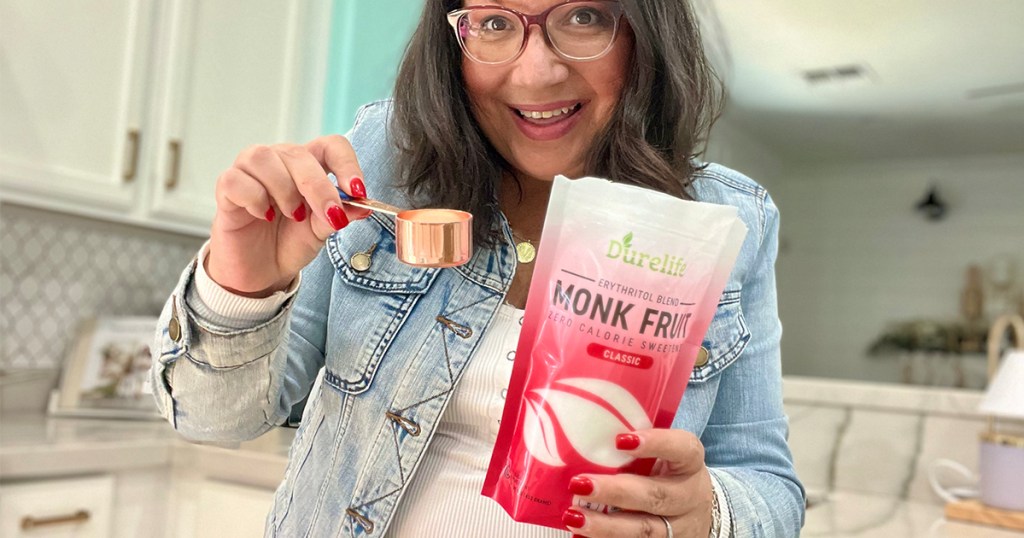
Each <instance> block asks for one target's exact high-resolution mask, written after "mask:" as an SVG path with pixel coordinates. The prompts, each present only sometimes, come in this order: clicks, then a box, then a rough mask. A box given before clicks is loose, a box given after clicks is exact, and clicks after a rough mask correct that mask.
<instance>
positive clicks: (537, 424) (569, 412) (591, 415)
mask: <svg viewBox="0 0 1024 538" xmlns="http://www.w3.org/2000/svg"><path fill="white" fill-rule="evenodd" d="M525 403H526V406H525V409H524V411H525V412H524V416H523V437H524V441H525V444H526V449H527V450H528V451H529V452H530V455H531V456H533V457H534V458H535V459H536V460H538V461H540V462H542V463H544V464H546V465H550V466H552V467H564V466H565V465H566V463H565V458H566V457H567V456H568V455H570V454H572V453H573V452H575V453H576V454H579V455H580V456H581V457H583V458H584V459H586V460H587V461H589V462H591V463H593V464H596V465H600V466H603V467H621V466H623V465H626V464H627V463H629V462H631V461H633V458H631V457H629V456H627V455H625V454H623V453H622V452H620V451H619V450H616V448H615V442H614V439H615V435H616V434H619V433H626V432H630V431H634V430H643V429H648V428H650V427H651V420H650V418H649V417H648V416H647V413H646V412H645V411H644V408H643V406H642V405H640V402H638V401H637V400H636V398H635V397H633V395H632V394H631V393H630V392H629V391H628V390H626V389H624V388H622V387H621V386H619V385H618V384H615V383H612V382H611V381H606V380H603V379H593V378H585V377H574V378H569V379H560V380H558V381H557V382H556V383H555V387H552V388H544V389H535V390H532V391H530V393H529V394H528V395H527V397H526V399H525ZM580 417H586V420H580Z"/></svg>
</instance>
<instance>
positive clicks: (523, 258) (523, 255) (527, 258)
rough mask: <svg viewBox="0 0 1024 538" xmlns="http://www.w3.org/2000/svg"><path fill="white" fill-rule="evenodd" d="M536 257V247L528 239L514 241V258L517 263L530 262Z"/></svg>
mask: <svg viewBox="0 0 1024 538" xmlns="http://www.w3.org/2000/svg"><path fill="white" fill-rule="evenodd" d="M536 257H537V249H535V248H533V245H532V244H531V243H529V242H528V241H523V242H521V243H516V259H517V260H519V263H530V262H532V261H533V259H534V258H536Z"/></svg>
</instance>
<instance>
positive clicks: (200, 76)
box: [151, 0, 321, 226]
mask: <svg viewBox="0 0 1024 538" xmlns="http://www.w3.org/2000/svg"><path fill="white" fill-rule="evenodd" d="M320 3H321V2H311V3H308V4H306V6H305V9H309V8H310V6H315V5H318V4H320ZM302 4H303V3H302V2H299V1H298V0H256V1H254V0H217V1H216V2H199V1H196V0H178V1H175V2H169V3H167V4H166V7H167V9H168V11H169V12H168V14H167V16H166V17H165V20H167V21H168V22H169V23H170V26H169V28H168V30H169V35H168V36H167V39H166V40H165V42H164V45H165V47H166V49H165V50H166V54H165V57H166V58H167V60H168V62H167V65H166V66H165V69H162V70H161V71H162V74H163V75H164V76H165V77H166V78H165V79H164V83H163V84H161V86H162V87H164V88H166V90H167V92H166V93H165V94H164V95H163V98H162V99H161V111H160V114H161V117H160V118H159V124H160V125H161V129H160V133H161V134H160V136H161V139H160V140H159V141H158V144H159V149H158V151H157V159H156V176H157V178H158V181H157V183H156V184H155V187H156V188H155V190H154V192H153V193H152V209H151V213H152V216H153V217H155V218H171V219H182V220H183V221H184V222H188V223H193V224H198V225H202V226H209V224H210V222H211V220H212V217H213V214H214V210H215V207H216V206H215V200H214V185H215V183H216V180H217V177H218V176H219V175H220V173H221V172H223V171H224V170H225V169H227V168H228V167H229V166H231V164H232V162H234V159H235V156H236V155H237V154H238V153H239V152H240V151H242V150H243V149H245V148H246V147H248V146H250V145H252V144H272V143H277V142H284V141H287V139H288V138H289V135H290V134H291V133H290V129H289V127H290V125H291V122H292V117H291V116H292V111H293V107H294V106H295V103H296V97H297V96H298V95H299V94H300V93H301V92H303V91H304V88H303V82H302V80H301V78H302V77H299V76H298V73H299V71H300V69H299V65H298V64H299V55H300V53H301V52H302V48H303V45H304V43H305V42H306V39H305V38H306V37H308V35H307V34H306V33H305V32H304V31H303V29H304V28H303V26H304V25H303V24H302V21H303V20H304V18H303V12H302V10H303V9H304V6H303V5H302Z"/></svg>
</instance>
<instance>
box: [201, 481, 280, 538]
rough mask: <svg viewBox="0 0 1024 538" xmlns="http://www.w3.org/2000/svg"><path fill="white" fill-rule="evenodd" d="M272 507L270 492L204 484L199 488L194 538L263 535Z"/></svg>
mask: <svg viewBox="0 0 1024 538" xmlns="http://www.w3.org/2000/svg"><path fill="white" fill-rule="evenodd" d="M273 504H274V492H273V491H271V490H265V489H258V488H252V487H247V486H237V485H233V484H225V483H222V482H214V481H204V482H203V483H202V485H201V486H200V487H199V499H198V502H197V503H196V505H197V508H196V510H197V517H196V534H195V536H196V538H234V537H238V538H243V537H250V536H262V535H263V527H264V524H265V522H266V519H267V514H269V513H270V509H271V507H272V506H273Z"/></svg>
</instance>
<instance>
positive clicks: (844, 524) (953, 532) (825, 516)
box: [800, 492, 1024, 538]
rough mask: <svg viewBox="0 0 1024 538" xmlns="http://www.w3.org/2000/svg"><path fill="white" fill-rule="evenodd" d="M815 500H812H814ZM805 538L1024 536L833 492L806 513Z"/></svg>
mask: <svg viewBox="0 0 1024 538" xmlns="http://www.w3.org/2000/svg"><path fill="white" fill-rule="evenodd" d="M813 497H814V496H812V499H813ZM800 536H801V537H802V538H903V537H907V538H910V537H913V538H1021V537H1022V536H1024V533H1021V532H1015V531H1011V530H1004V529H998V528H995V527H987V526H982V525H975V524H971V523H962V522H958V521H947V520H946V519H945V518H944V517H943V510H942V506H939V505H936V504H931V503H924V502H916V501H908V500H906V499H898V498H895V497H887V496H883V495H867V494H859V493H849V492H832V493H829V494H827V495H824V496H822V498H820V499H819V500H818V502H817V504H812V506H811V508H810V509H809V510H807V519H806V521H805V523H804V529H803V532H802V533H801V534H800Z"/></svg>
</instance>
